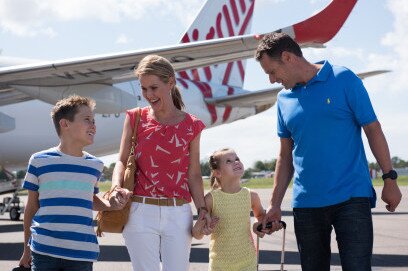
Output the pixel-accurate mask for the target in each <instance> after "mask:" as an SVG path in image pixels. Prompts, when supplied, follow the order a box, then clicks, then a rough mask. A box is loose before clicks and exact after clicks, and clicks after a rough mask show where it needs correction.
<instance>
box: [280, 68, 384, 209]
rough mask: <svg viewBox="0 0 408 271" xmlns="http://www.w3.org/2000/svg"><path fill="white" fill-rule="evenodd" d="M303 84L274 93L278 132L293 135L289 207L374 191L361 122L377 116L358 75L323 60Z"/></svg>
mask: <svg viewBox="0 0 408 271" xmlns="http://www.w3.org/2000/svg"><path fill="white" fill-rule="evenodd" d="M318 64H323V66H322V68H321V69H320V71H319V72H318V73H317V74H316V76H315V77H313V78H312V79H311V80H310V81H309V82H307V84H306V85H296V86H295V87H294V88H293V89H291V90H286V89H284V90H282V91H281V92H280V93H279V95H278V101H277V113H278V136H279V137H281V138H291V139H292V140H293V141H294V148H293V153H292V154H293V165H294V169H295V172H294V184H293V207H294V208H307V207H324V206H329V205H333V204H337V203H340V202H344V201H346V200H348V199H350V198H351V197H374V194H373V193H374V192H373V188H372V183H371V179H370V175H369V171H368V163H367V158H366V156H365V152H364V146H363V141H362V138H361V130H362V129H361V127H362V126H365V125H367V124H370V123H372V122H373V121H376V120H377V117H376V115H375V113H374V110H373V107H372V105H371V102H370V99H369V97H368V93H367V91H366V89H365V87H364V85H363V83H362V81H361V79H360V78H359V77H358V76H356V75H355V74H354V73H353V72H351V71H350V70H348V69H347V68H345V67H340V66H332V65H331V64H330V63H329V62H328V61H324V62H319V63H318Z"/></svg>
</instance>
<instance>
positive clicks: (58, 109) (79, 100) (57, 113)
mask: <svg viewBox="0 0 408 271" xmlns="http://www.w3.org/2000/svg"><path fill="white" fill-rule="evenodd" d="M81 106H88V107H89V108H90V109H91V110H92V111H93V110H94V108H95V101H94V100H93V99H91V98H88V97H81V96H78V95H72V96H69V97H68V98H65V99H62V100H59V101H58V102H57V103H56V104H55V105H54V107H53V108H52V110H51V118H52V121H53V122H54V126H55V130H56V131H57V134H58V136H60V133H61V127H60V124H59V122H60V120H61V119H67V120H69V121H74V118H75V115H76V114H77V113H78V111H79V108H80V107H81Z"/></svg>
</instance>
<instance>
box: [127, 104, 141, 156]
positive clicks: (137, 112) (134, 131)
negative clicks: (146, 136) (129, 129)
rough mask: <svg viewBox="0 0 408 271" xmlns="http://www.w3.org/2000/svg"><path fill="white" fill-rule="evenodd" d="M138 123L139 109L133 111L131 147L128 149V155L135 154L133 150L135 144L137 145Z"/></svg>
mask: <svg viewBox="0 0 408 271" xmlns="http://www.w3.org/2000/svg"><path fill="white" fill-rule="evenodd" d="M139 121H140V107H138V108H136V109H135V125H134V127H133V134H132V146H131V148H130V154H129V155H134V154H135V148H136V143H137V127H138V125H139Z"/></svg>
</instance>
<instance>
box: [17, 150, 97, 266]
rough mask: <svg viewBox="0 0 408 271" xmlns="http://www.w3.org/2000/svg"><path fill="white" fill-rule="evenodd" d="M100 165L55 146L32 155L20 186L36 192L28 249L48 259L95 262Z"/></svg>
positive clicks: (92, 157) (90, 157)
mask: <svg viewBox="0 0 408 271" xmlns="http://www.w3.org/2000/svg"><path fill="white" fill-rule="evenodd" d="M102 169H103V163H102V161H100V160H99V159H97V158H96V157H94V156H92V155H90V154H88V153H86V152H84V155H83V156H82V157H75V156H70V155H67V154H64V153H62V152H61V151H59V150H58V149H57V148H56V147H54V148H51V149H48V150H45V151H41V152H38V153H35V154H33V155H32V156H31V158H30V161H29V164H28V169H27V174H26V177H25V180H24V184H23V187H24V188H26V189H28V190H32V191H37V192H38V194H39V196H38V197H39V198H38V199H39V205H40V208H39V209H38V211H37V213H36V214H35V216H34V217H33V220H32V224H31V239H30V247H31V250H32V251H34V252H36V253H39V254H43V255H48V256H51V257H56V258H63V259H68V260H78V261H96V260H97V258H98V255H99V245H98V241H97V239H96V235H95V231H94V229H93V225H92V222H93V213H92V206H93V196H94V194H96V193H98V192H99V189H98V185H97V181H98V179H99V177H100V175H101V172H102Z"/></svg>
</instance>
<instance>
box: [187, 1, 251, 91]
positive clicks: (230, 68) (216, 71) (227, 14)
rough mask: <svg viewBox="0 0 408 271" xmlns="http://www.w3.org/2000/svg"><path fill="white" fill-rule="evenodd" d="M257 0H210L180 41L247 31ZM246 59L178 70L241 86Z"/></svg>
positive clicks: (193, 76)
mask: <svg viewBox="0 0 408 271" xmlns="http://www.w3.org/2000/svg"><path fill="white" fill-rule="evenodd" d="M254 4H255V0H224V1H220V0H215V1H207V2H206V3H205V5H204V6H203V7H202V8H201V11H200V13H199V14H198V16H197V17H196V19H195V20H194V22H193V23H192V24H191V26H190V27H189V28H188V30H187V32H186V33H185V34H184V36H183V37H182V39H181V43H188V42H194V41H202V40H211V39H217V38H225V37H232V36H237V35H244V34H248V33H249V30H250V28H251V23H252V17H253V16H252V15H253V11H254ZM245 64H246V61H245V60H238V61H234V62H229V63H222V64H218V65H214V66H208V67H204V68H198V69H192V70H189V71H182V72H179V76H180V77H181V78H184V79H189V80H194V81H201V82H211V83H214V84H217V85H229V86H234V87H242V86H243V84H244V79H245Z"/></svg>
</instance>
